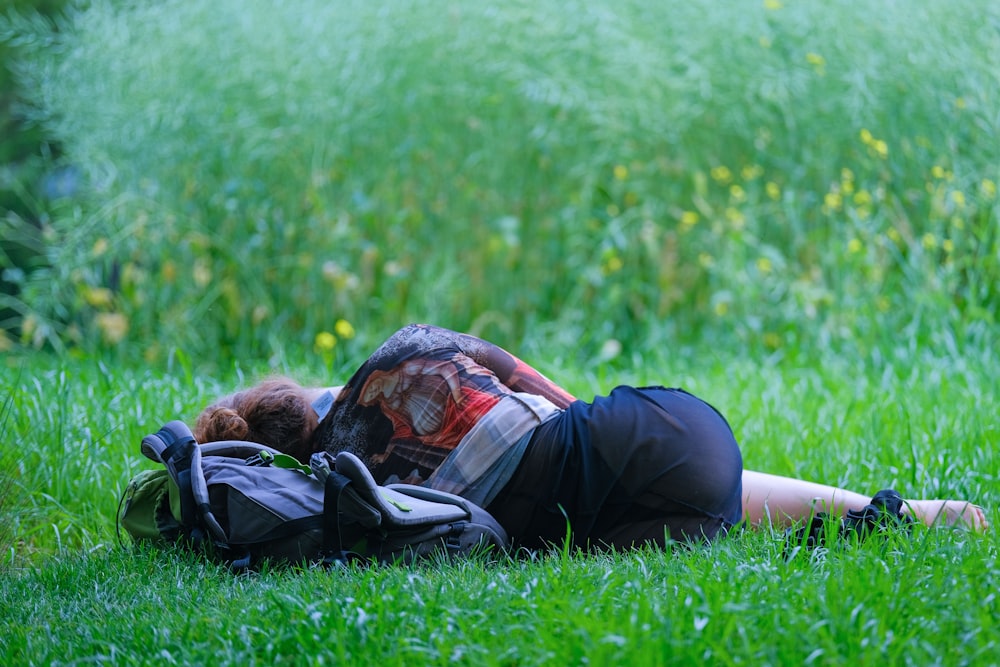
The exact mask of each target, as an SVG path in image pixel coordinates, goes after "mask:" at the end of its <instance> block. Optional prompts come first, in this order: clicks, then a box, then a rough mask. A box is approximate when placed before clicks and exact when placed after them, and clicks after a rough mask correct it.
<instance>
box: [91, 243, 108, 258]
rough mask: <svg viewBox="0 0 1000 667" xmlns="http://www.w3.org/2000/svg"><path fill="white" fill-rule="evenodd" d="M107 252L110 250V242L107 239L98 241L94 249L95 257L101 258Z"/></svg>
mask: <svg viewBox="0 0 1000 667" xmlns="http://www.w3.org/2000/svg"><path fill="white" fill-rule="evenodd" d="M107 250H108V240H107V239H105V238H100V239H97V240H96V241H95V242H94V248H93V252H94V256H96V257H100V256H101V255H103V254H104V253H105V252H107Z"/></svg>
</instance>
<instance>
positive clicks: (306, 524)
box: [118, 421, 509, 569]
mask: <svg viewBox="0 0 1000 667" xmlns="http://www.w3.org/2000/svg"><path fill="white" fill-rule="evenodd" d="M142 453H143V454H144V455H145V456H147V457H148V458H150V459H152V460H153V461H155V462H157V463H161V464H163V467H162V468H159V469H156V470H147V471H144V472H142V473H140V474H138V475H136V476H135V477H134V478H133V479H132V480H131V481H130V483H129V485H128V487H127V488H126V490H125V493H124V494H123V496H122V499H121V502H120V503H119V511H118V520H119V526H120V527H123V528H124V529H125V530H126V532H127V533H128V534H129V535H130V536H131V537H132V538H133V540H135V541H136V542H151V543H154V544H160V545H165V544H176V543H180V544H187V545H190V546H195V547H199V546H203V547H207V548H208V551H209V552H210V553H211V554H213V556H214V557H215V558H216V559H219V560H222V561H223V562H225V563H227V564H229V565H230V566H231V567H232V568H234V569H245V568H248V567H253V566H255V565H257V564H258V563H260V562H262V561H264V560H271V561H277V562H292V563H302V564H307V563H326V564H337V563H346V562H349V561H354V560H360V561H367V562H378V563H392V562H403V563H410V562H412V561H414V560H416V559H421V558H425V557H428V556H431V555H446V556H464V555H468V554H471V553H473V552H476V551H479V550H484V549H491V548H492V549H499V550H504V549H507V548H508V546H509V540H508V538H507V534H506V533H505V531H504V529H503V528H502V527H501V526H500V524H499V523H497V521H496V520H495V519H494V518H493V517H492V516H491V515H490V514H489V513H488V512H486V510H484V509H482V508H481V507H479V506H478V505H475V504H473V503H470V502H469V501H467V500H465V499H463V498H461V497H459V496H456V495H453V494H450V493H444V492H442V491H435V490H433V489H429V488H426V487H422V486H414V485H410V484H389V485H386V486H379V485H378V484H376V483H375V480H374V479H373V478H372V476H371V473H370V472H369V471H368V469H367V468H366V467H365V466H364V464H362V463H361V461H360V460H359V459H358V458H357V457H356V456H354V455H353V454H349V453H347V452H343V453H340V454H338V455H337V456H336V457H331V456H330V455H328V454H325V453H319V454H315V455H313V458H312V460H311V461H310V465H309V466H304V465H302V464H301V463H299V462H298V461H297V460H296V459H294V458H292V457H290V456H288V455H285V454H282V453H281V452H278V451H276V450H274V449H271V448H269V447H266V446H263V445H259V444H256V443H251V442H243V441H236V440H230V441H224V442H213V443H206V444H198V443H197V442H195V439H194V436H193V435H192V434H191V431H190V429H189V428H188V427H187V425H186V424H184V423H183V422H180V421H173V422H170V423H168V424H166V425H165V426H164V427H163V428H161V429H160V430H159V431H158V432H156V433H155V434H152V435H149V436H147V437H146V438H144V439H143V441H142Z"/></svg>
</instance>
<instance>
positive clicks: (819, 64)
mask: <svg viewBox="0 0 1000 667" xmlns="http://www.w3.org/2000/svg"><path fill="white" fill-rule="evenodd" d="M806 62H808V63H809V64H810V65H812V66H813V70H814V71H815V72H816V73H817V74H819V75H821V76H822V75H823V74H824V73H825V72H826V58H824V57H823V56H821V55H820V54H818V53H812V52H809V53H807V54H806Z"/></svg>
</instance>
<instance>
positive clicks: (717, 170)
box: [709, 165, 733, 183]
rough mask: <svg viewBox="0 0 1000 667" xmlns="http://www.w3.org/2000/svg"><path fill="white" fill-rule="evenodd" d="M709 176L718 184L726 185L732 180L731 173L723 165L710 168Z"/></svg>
mask: <svg viewBox="0 0 1000 667" xmlns="http://www.w3.org/2000/svg"><path fill="white" fill-rule="evenodd" d="M709 174H710V175H711V176H712V179H713V180H715V181H717V182H719V183H728V182H729V181H731V180H732V179H733V172H731V171H730V170H729V167H727V166H725V165H719V166H717V167H712V170H711V171H710V172H709Z"/></svg>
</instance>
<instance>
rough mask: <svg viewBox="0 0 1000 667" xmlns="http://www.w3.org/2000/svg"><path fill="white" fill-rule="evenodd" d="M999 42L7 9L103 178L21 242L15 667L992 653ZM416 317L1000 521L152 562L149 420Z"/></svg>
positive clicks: (656, 20) (262, 7) (360, 6)
mask: <svg viewBox="0 0 1000 667" xmlns="http://www.w3.org/2000/svg"><path fill="white" fill-rule="evenodd" d="M959 17H960V18H961V20H958V19H959ZM998 26H1000V10H998V8H997V7H996V6H995V4H994V3H989V2H984V1H982V0H957V1H956V2H952V3H934V2H930V1H929V0H917V1H914V2H909V3H896V2H891V1H889V0H877V1H875V2H869V3H864V4H862V3H856V2H850V1H848V0H838V1H833V2H828V3H823V4H822V5H821V4H819V3H804V4H803V5H802V6H799V5H793V4H792V3H782V2H780V1H779V0H765V1H764V2H759V1H758V2H739V3H736V8H735V9H734V8H732V7H723V6H719V5H717V4H716V3H710V2H704V1H701V0H698V1H695V2H686V3H674V2H665V3H660V4H650V3H640V2H631V1H625V2H608V1H604V0H598V1H596V2H588V3H573V2H569V3H567V2H553V1H550V0H542V1H538V2H530V3H529V2H511V3H505V4H504V5H502V6H486V5H482V6H479V5H472V4H462V3H454V2H443V1H414V2H405V3H384V2H360V1H357V2H352V1H343V2H334V3H330V2H318V1H314V0H303V1H302V2H300V3H295V4H294V7H289V6H283V7H281V8H280V9H275V8H274V7H271V6H270V3H264V2H256V1H254V2H240V1H238V0H216V1H214V2H210V1H208V0H186V1H183V2H181V1H179V0H165V1H163V2H156V3H152V2H138V1H136V2H113V1H111V0H94V1H93V2H88V3H85V4H81V5H80V8H79V9H77V10H74V11H71V12H70V13H69V14H67V15H66V17H65V18H64V19H61V20H60V21H58V22H57V23H56V24H53V23H51V22H49V21H46V20H41V19H39V18H37V17H31V16H25V15H13V14H9V15H7V16H6V17H4V18H2V19H0V39H3V40H4V41H5V42H6V43H7V44H9V45H11V48H16V49H17V53H18V54H19V60H18V62H17V63H16V64H15V71H16V73H17V75H18V78H19V81H20V82H21V86H22V90H23V91H27V92H26V98H27V100H28V102H29V103H30V104H29V107H28V108H26V109H25V110H24V113H25V115H26V117H27V118H29V119H30V120H31V121H32V123H34V128H35V129H34V130H33V131H40V132H44V133H46V134H47V136H50V137H51V140H52V141H53V142H58V145H59V147H60V150H59V151H58V154H57V156H55V155H56V154H55V153H54V154H53V155H54V157H52V158H51V164H50V165H49V168H50V169H51V171H52V173H55V174H58V175H60V177H61V178H62V179H63V181H62V183H63V184H64V186H65V187H64V188H63V189H62V190H61V191H60V192H59V193H58V194H57V195H50V196H48V197H41V196H38V197H27V196H26V198H25V199H26V202H25V205H26V206H27V207H28V208H30V209H33V211H34V216H33V219H32V220H28V219H27V218H22V217H20V216H19V215H16V214H14V213H13V212H9V213H8V214H7V215H5V217H4V218H3V220H2V223H0V224H2V227H0V229H2V231H3V234H4V237H5V239H22V238H23V239H28V238H31V239H33V240H32V241H31V243H33V244H37V246H38V250H39V254H38V256H37V257H36V258H35V259H34V260H32V262H31V263H30V264H28V265H21V266H11V265H9V263H8V262H6V261H5V263H4V265H3V266H4V279H5V280H6V281H8V282H9V283H11V284H14V285H16V287H17V289H16V291H15V292H14V293H11V294H6V293H5V294H3V295H0V307H2V308H5V309H7V310H9V311H10V312H14V313H16V314H17V316H18V324H17V326H16V327H14V328H11V329H8V330H7V331H6V332H5V333H0V351H2V353H3V355H4V357H3V361H2V363H0V387H2V388H3V392H2V394H0V442H2V443H3V452H2V455H0V512H2V522H0V547H2V549H3V552H2V554H0V555H2V562H0V585H2V588H0V655H2V656H3V658H4V662H5V664H66V663H68V664H78V663H84V662H87V663H91V662H98V663H114V664H149V663H154V662H156V663H163V662H175V663H185V664H186V663H195V662H198V663H208V662H209V661H211V662H213V663H218V664H237V663H239V664H257V663H261V664H330V663H337V664H339V663H345V662H351V663H359V664H369V663H375V662H378V663H380V664H404V663H405V664H413V663H417V664H445V663H447V664H476V665H478V664H498V665H500V664H503V665H512V664H636V665H645V664H650V665H653V664H655V665H660V664H691V663H692V662H695V661H702V662H705V663H707V664H844V663H848V662H857V663H859V664H868V663H874V662H876V661H878V662H882V663H886V664H913V665H931V664H942V665H952V664H955V665H957V664H970V665H976V664H984V665H986V664H994V663H995V662H996V660H997V656H998V655H1000V630H998V629H997V623H996V619H997V618H1000V609H998V601H997V596H996V581H997V577H998V575H1000V565H998V558H997V555H998V547H1000V541H998V538H997V536H996V535H997V531H996V527H997V526H1000V514H998V512H997V510H996V508H997V507H998V505H1000V483H998V470H1000V461H998V460H997V454H996V450H997V445H998V442H1000V426H998V423H997V418H996V412H997V410H996V405H997V401H998V394H1000V382H998V380H997V379H996V378H997V377H1000V358H998V355H997V350H998V349H1000V336H998V333H1000V329H998V326H997V317H998V308H1000V224H998V220H1000V216H998V212H1000V197H998V193H997V183H1000V117H998V116H997V112H996V110H997V109H998V108H1000V74H998V72H1000V30H998ZM26 242H27V241H26ZM5 247H6V246H5ZM5 259H6V258H5ZM411 321H425V322H432V323H435V324H440V325H443V326H448V327H451V328H455V329H460V330H465V331H470V332H472V333H475V334H478V335H481V336H483V337H486V338H489V339H491V340H493V341H495V342H497V343H498V344H501V345H502V346H504V347H506V348H508V349H510V350H512V351H514V352H516V353H518V354H519V355H520V356H521V357H522V358H524V359H525V360H526V361H528V362H529V363H531V364H533V365H535V366H536V367H538V368H539V369H540V370H542V371H543V372H545V373H546V374H547V375H549V376H550V377H552V378H554V379H556V380H557V381H559V382H560V383H561V384H563V385H564V386H566V387H567V388H568V389H569V390H570V391H572V392H574V393H575V394H577V395H579V396H583V397H586V396H592V395H594V394H598V393H606V392H607V391H609V390H610V389H611V388H612V387H614V386H615V385H616V384H619V383H628V384H649V383H656V384H661V383H663V384H667V385H672V386H683V387H685V388H686V389H688V390H690V391H692V392H694V393H696V394H698V395H700V396H703V397H705V398H706V399H707V400H709V401H710V402H711V403H713V404H714V405H715V406H716V407H718V408H719V409H720V410H722V411H723V412H724V413H725V415H726V416H727V418H728V419H729V421H730V423H731V424H732V425H733V428H734V430H735V432H736V433H737V436H738V438H739V440H740V442H741V444H742V446H743V449H744V459H745V464H746V467H748V468H750V469H755V470H764V471H768V472H774V473H778V474H785V475H793V476H800V477H805V478H808V479H813V480H816V481H821V482H825V483H829V484H836V485H840V486H845V487H848V488H852V489H856V490H858V491H861V492H864V493H872V494H873V493H874V492H875V491H877V490H879V489H881V488H886V487H892V488H896V489H898V490H899V491H900V492H901V493H902V494H903V495H904V496H906V497H911V498H920V497H954V498H966V499H971V500H974V501H975V502H977V503H978V504H981V505H983V506H984V507H986V508H987V515H988V517H989V519H990V521H991V522H992V523H993V525H994V530H993V531H991V532H988V533H986V534H984V535H973V534H970V533H968V532H966V531H963V530H945V529H925V528H922V527H918V528H916V529H914V530H913V532H912V533H910V534H899V535H892V536H890V537H889V538H887V539H884V540H871V541H869V542H867V543H865V544H862V545H857V544H849V543H842V544H840V543H838V544H835V545H833V546H832V547H831V548H830V549H829V550H819V551H816V552H812V553H800V554H798V555H797V556H796V557H794V558H791V559H787V558H786V557H785V556H784V554H783V547H784V539H783V533H782V530H781V529H780V528H774V529H768V528H766V527H765V528H764V529H762V530H755V531H745V532H739V533H737V534H734V535H732V536H730V537H729V538H727V539H726V540H722V541H720V542H718V543H716V544H714V545H712V546H710V547H705V548H699V549H693V550H684V549H678V550H671V551H665V552H658V551H653V550H639V551H637V552H635V553H629V554H618V555H607V554H605V555H588V554H580V553H572V552H566V551H560V550H558V549H557V550H555V551H553V552H552V553H539V554H535V555H533V556H532V557H530V558H521V559H506V558H498V559H493V560H489V559H486V558H483V559H475V560H471V561H465V562H459V563H429V564H425V565H422V566H418V567H414V568H403V567H399V568H375V569H370V570H363V569H357V570H348V571H333V572H329V571H322V570H312V569H306V570H294V571H287V570H267V571H264V572H261V573H257V574H255V575H251V576H233V575H232V574H230V573H229V572H227V571H226V570H225V569H224V568H221V567H216V566H214V565H210V564H206V563H203V562H200V561H198V560H197V559H195V558H193V557H191V556H189V555H184V554H174V553H163V552H154V551H144V550H139V549H135V548H133V547H132V546H131V545H130V544H129V543H128V540H127V539H126V540H124V541H123V542H120V541H119V539H118V537H117V535H116V531H115V516H116V510H117V503H118V499H119V497H120V494H121V492H122V490H123V489H124V487H125V485H126V484H127V482H128V480H129V478H130V476H131V475H133V474H134V473H135V472H137V471H139V470H141V469H144V468H146V467H148V466H149V465H150V464H149V463H148V462H147V461H145V460H144V459H143V458H142V457H141V456H140V454H139V450H138V444H139V441H140V440H141V438H142V437H143V436H144V435H146V434H147V433H150V432H152V431H155V430H156V429H157V428H159V426H160V425H161V424H162V423H163V422H165V421H168V420H171V419H177V418H180V419H184V420H187V421H191V420H193V419H194V417H195V416H196V415H197V413H198V410H199V409H200V408H201V407H202V406H204V405H205V404H206V403H208V402H209V401H211V400H212V399H213V398H214V397H216V396H217V395H219V394H221V393H223V392H226V391H230V390H232V389H233V388H235V387H238V386H241V385H244V384H246V383H247V382H250V381H252V380H254V379H257V378H259V377H263V376H266V375H270V374H276V373H280V374H288V375H292V376H295V377H297V378H300V379H301V380H303V381H306V382H309V381H316V382H328V381H331V379H337V378H343V377H344V376H345V375H347V374H348V373H350V372H351V371H352V370H353V368H355V367H356V366H357V365H358V364H359V363H361V362H362V361H363V360H364V358H365V356H366V353H367V352H368V351H369V350H370V349H371V348H372V347H373V346H374V345H376V344H377V343H378V342H379V341H380V340H382V339H383V338H384V337H386V336H387V335H389V334H390V333H392V331H394V330H395V329H397V328H398V327H400V326H402V325H403V324H405V323H407V322H411Z"/></svg>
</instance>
